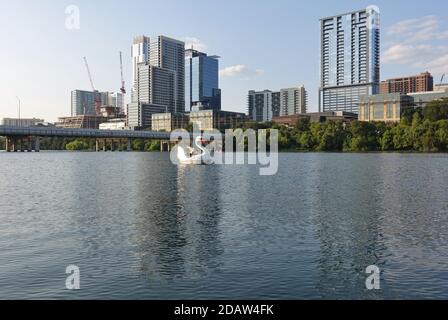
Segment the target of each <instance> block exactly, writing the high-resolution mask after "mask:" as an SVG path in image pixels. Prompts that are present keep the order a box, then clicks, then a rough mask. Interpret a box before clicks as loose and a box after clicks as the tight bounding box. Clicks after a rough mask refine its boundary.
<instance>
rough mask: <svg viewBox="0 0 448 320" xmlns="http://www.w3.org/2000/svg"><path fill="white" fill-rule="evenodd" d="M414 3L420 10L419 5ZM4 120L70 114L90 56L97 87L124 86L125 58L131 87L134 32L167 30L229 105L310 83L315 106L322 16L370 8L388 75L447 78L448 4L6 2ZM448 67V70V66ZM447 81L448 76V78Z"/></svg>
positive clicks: (0, 74) (1, 70) (0, 113)
mask: <svg viewBox="0 0 448 320" xmlns="http://www.w3.org/2000/svg"><path fill="white" fill-rule="evenodd" d="M411 3H412V4H411ZM0 4H1V8H2V10H1V11H0V21H1V26H0V27H1V28H0V39H1V43H2V46H1V50H0V88H1V89H0V90H1V91H0V92H1V102H0V118H2V117H16V116H17V100H16V98H15V97H16V96H20V98H21V100H22V116H23V117H33V116H34V117H43V118H45V119H46V120H47V121H54V120H56V118H57V117H58V116H64V115H69V112H70V91H71V90H72V89H90V84H89V81H88V77H87V74H86V71H85V68H84V65H83V61H82V57H83V56H87V57H88V60H89V63H90V68H91V70H92V73H93V77H94V82H95V86H96V87H97V89H98V90H104V91H117V90H118V89H119V87H120V73H119V59H118V52H119V51H120V50H121V51H123V54H124V59H125V66H124V67H125V76H126V82H127V86H128V88H129V86H130V78H131V74H130V69H131V68H130V46H131V42H132V38H133V36H135V35H140V34H146V35H148V36H151V35H158V34H164V35H167V36H170V37H174V38H178V39H182V40H187V42H194V43H196V47H197V48H200V49H202V48H205V51H206V52H207V53H209V54H217V55H220V56H221V57H222V59H221V66H220V67H221V69H222V70H223V71H222V77H221V88H222V90H223V108H224V109H226V110H232V111H245V110H246V99H247V98H246V96H247V91H248V90H250V89H255V90H261V89H272V90H278V89H280V88H283V87H291V86H295V85H299V84H304V85H305V86H306V87H307V89H308V91H309V102H310V110H311V111H316V110H317V92H318V86H319V49H320V48H319V45H320V39H319V19H320V18H323V17H325V16H330V15H335V14H340V13H344V12H347V11H352V10H356V9H361V8H365V7H367V6H368V5H371V4H374V5H377V6H379V8H380V10H381V19H382V20H381V27H382V47H381V50H382V55H383V57H382V62H383V63H382V70H381V71H382V78H383V79H384V78H387V77H391V76H399V75H406V74H412V73H417V72H422V71H425V70H429V71H431V72H433V73H434V75H435V76H436V79H437V82H438V81H439V79H440V76H441V74H442V73H443V72H447V73H448V23H447V21H448V4H447V2H443V1H440V0H427V1H419V2H415V3H414V2H410V1H403V0H394V1H383V0H381V1H376V2H372V1H360V0H356V1H355V0H340V1H334V0H331V1H330V0H328V1H323V0H313V1H298V0H276V1H265V0H226V1H222V0H219V1H218V0H195V1H185V0H164V1H155V0H146V1H112V0H110V1H106V0H95V1H87V0H82V1H77V0H72V1H54V0H43V1H35V0H28V1H24V0H19V1H6V0H0ZM71 4H74V5H77V6H78V7H79V9H80V29H79V30H76V31H73V30H67V28H66V27H65V20H66V17H67V15H66V14H65V9H66V7H67V6H68V5H71ZM445 69H446V70H445ZM447 80H448V79H447Z"/></svg>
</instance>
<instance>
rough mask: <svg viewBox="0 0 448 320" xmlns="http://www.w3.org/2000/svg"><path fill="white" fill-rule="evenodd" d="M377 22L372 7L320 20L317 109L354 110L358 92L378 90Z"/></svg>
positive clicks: (367, 92)
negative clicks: (319, 82) (319, 71)
mask: <svg viewBox="0 0 448 320" xmlns="http://www.w3.org/2000/svg"><path fill="white" fill-rule="evenodd" d="M379 22H380V14H379V12H378V9H376V8H375V7H373V6H371V7H368V8H367V9H364V10H360V11H355V12H350V13H346V14H342V15H337V16H333V17H328V18H324V19H321V85H320V90H319V110H320V111H348V112H353V113H357V112H358V107H359V97H360V96H361V95H371V94H376V93H378V92H379V83H380V28H379Z"/></svg>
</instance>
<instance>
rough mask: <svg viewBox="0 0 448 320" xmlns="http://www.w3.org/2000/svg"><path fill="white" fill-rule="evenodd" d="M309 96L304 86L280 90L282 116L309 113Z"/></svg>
mask: <svg viewBox="0 0 448 320" xmlns="http://www.w3.org/2000/svg"><path fill="white" fill-rule="evenodd" d="M307 107H308V94H307V92H306V90H305V87H304V86H301V87H296V88H287V89H281V90H280V116H291V115H295V114H304V113H306V112H307Z"/></svg>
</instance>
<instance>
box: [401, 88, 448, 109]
mask: <svg viewBox="0 0 448 320" xmlns="http://www.w3.org/2000/svg"><path fill="white" fill-rule="evenodd" d="M408 96H409V97H411V98H412V105H413V107H415V108H426V106H427V105H428V104H429V103H430V102H432V101H435V100H441V99H448V91H429V92H414V93H408Z"/></svg>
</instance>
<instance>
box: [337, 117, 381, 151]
mask: <svg viewBox="0 0 448 320" xmlns="http://www.w3.org/2000/svg"><path fill="white" fill-rule="evenodd" d="M379 140H380V139H378V131H377V128H376V125H375V124H374V123H370V122H360V121H354V122H352V123H350V124H349V125H348V126H347V138H346V139H345V142H344V151H354V152H356V151H361V152H365V151H376V150H378V149H379Z"/></svg>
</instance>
